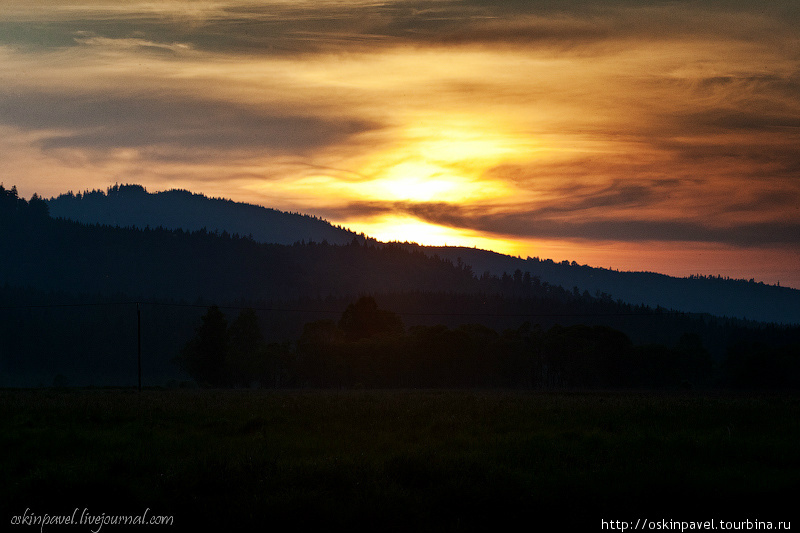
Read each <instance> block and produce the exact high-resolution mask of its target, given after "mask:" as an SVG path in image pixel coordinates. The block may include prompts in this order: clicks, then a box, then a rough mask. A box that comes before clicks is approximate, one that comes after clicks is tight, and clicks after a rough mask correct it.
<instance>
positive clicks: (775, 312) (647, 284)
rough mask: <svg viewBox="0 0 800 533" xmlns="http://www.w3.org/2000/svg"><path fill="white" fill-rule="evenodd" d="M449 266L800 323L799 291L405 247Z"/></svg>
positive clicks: (646, 302) (458, 250) (686, 307)
mask: <svg viewBox="0 0 800 533" xmlns="http://www.w3.org/2000/svg"><path fill="white" fill-rule="evenodd" d="M407 246H408V247H409V249H412V250H413V249H417V248H419V249H421V250H423V251H424V252H425V253H426V254H429V255H431V256H433V255H437V256H439V257H441V258H446V259H449V260H451V261H452V262H454V263H457V262H458V261H459V259H460V260H461V261H463V262H464V263H466V264H469V265H470V266H471V267H472V269H473V270H474V272H475V273H476V274H478V275H481V274H482V273H484V272H489V273H490V274H492V275H495V276H502V275H503V273H504V272H507V273H509V274H510V273H513V272H514V271H515V270H520V271H521V272H530V274H531V275H532V276H536V277H539V278H540V279H542V280H545V281H547V282H548V283H551V284H553V285H560V286H563V287H565V288H568V289H572V288H573V287H578V289H579V290H580V291H581V292H582V291H584V290H586V291H589V293H590V294H591V295H593V296H594V295H597V294H598V293H600V294H602V293H606V294H607V295H609V296H610V297H611V298H613V299H614V300H617V299H620V300H622V301H624V302H629V303H632V304H644V305H648V306H651V307H655V306H657V305H660V306H662V307H666V308H668V309H679V310H681V311H684V312H690V313H709V314H713V315H717V316H729V317H737V318H746V319H749V320H757V321H762V322H775V323H779V324H800V290H797V289H792V288H789V287H779V286H775V285H765V284H764V283H756V282H754V281H746V280H735V279H724V278H719V277H703V276H694V277H689V278H676V277H672V276H667V275H664V274H657V273H654V272H620V271H618V270H610V269H606V268H595V267H590V266H587V265H578V264H577V263H575V262H572V263H569V262H568V261H563V262H561V263H556V262H554V261H551V260H549V259H539V258H531V257H529V258H527V259H521V258H517V257H510V256H507V255H503V254H498V253H495V252H490V251H487V250H478V249H474V248H459V247H433V246H421V247H418V246H417V245H407Z"/></svg>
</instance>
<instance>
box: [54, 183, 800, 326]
mask: <svg viewBox="0 0 800 533" xmlns="http://www.w3.org/2000/svg"><path fill="white" fill-rule="evenodd" d="M47 204H48V206H49V209H50V215H51V216H53V217H56V218H59V217H60V218H65V219H69V220H75V221H78V222H82V223H87V224H98V223H99V224H106V225H110V226H120V227H139V228H144V227H147V226H149V227H151V228H155V227H159V226H161V227H164V228H167V229H183V230H186V231H196V230H200V229H203V228H206V229H207V230H208V231H211V232H214V231H218V232H227V233H229V234H238V235H241V236H252V238H253V239H254V240H255V241H257V242H260V243H273V244H294V243H296V242H302V241H305V242H327V243H329V244H338V245H343V244H349V243H351V242H353V240H354V239H355V240H357V241H358V242H360V243H363V242H365V241H367V240H369V241H371V242H373V243H375V242H376V241H374V240H372V239H369V238H367V237H365V236H364V234H363V233H362V234H360V235H359V234H356V233H354V232H352V231H349V230H347V229H344V228H341V227H336V226H333V225H332V224H330V223H328V222H326V221H325V220H322V219H319V218H316V217H312V216H309V215H301V214H298V213H286V212H282V211H277V210H274V209H269V208H265V207H261V206H256V205H251V204H244V203H238V202H233V201H231V200H224V199H216V198H208V197H206V196H203V195H201V194H194V193H191V192H189V191H185V190H170V191H165V192H158V193H149V192H147V191H146V190H145V188H144V187H142V186H140V185H115V186H113V187H110V188H109V189H108V190H107V192H105V193H104V192H103V191H91V192H85V193H83V194H77V195H76V194H72V193H68V194H62V195H60V196H58V197H57V198H51V199H50V200H48V201H47ZM403 246H405V247H407V248H409V249H411V250H413V251H418V252H422V253H424V254H425V255H428V256H429V257H434V256H438V257H440V258H442V259H448V260H449V261H451V262H452V263H454V264H458V263H459V262H460V263H463V264H464V265H468V267H469V268H471V270H472V272H473V274H475V275H476V276H477V277H480V276H482V275H483V274H484V273H489V274H491V275H495V276H502V275H503V274H504V273H505V274H507V275H509V276H513V275H514V273H515V272H516V271H519V274H520V275H521V274H524V273H525V272H528V273H530V275H532V276H535V277H538V278H540V279H541V280H542V281H544V282H547V283H550V284H552V285H559V286H562V287H565V288H566V289H568V290H571V291H572V290H577V291H579V292H581V293H583V292H584V291H586V292H588V293H589V294H590V295H592V296H601V297H605V298H610V299H613V300H622V301H624V302H628V303H631V304H644V305H648V306H652V307H656V306H661V307H665V308H667V309H676V310H680V311H685V312H695V313H710V314H713V315H718V316H730V317H738V318H747V319H751V320H758V321H764V322H775V323H783V324H797V323H800V291H798V290H796V289H792V288H788V287H778V286H773V285H765V284H763V283H755V282H752V281H751V282H748V281H744V280H730V279H722V278H714V277H694V278H676V277H671V276H667V275H664V274H657V273H653V272H620V271H616V270H610V269H605V268H596V267H590V266H587V265H578V264H577V263H575V262H572V263H570V262H568V261H563V262H560V263H556V262H554V261H552V260H549V259H539V258H530V257H529V258H527V259H522V258H518V257H511V256H507V255H503V254H499V253H496V252H491V251H487V250H479V249H474V248H461V247H433V246H421V245H417V244H413V243H405V244H404V245H403Z"/></svg>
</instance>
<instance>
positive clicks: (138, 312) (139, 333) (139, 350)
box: [136, 302, 142, 392]
mask: <svg viewBox="0 0 800 533" xmlns="http://www.w3.org/2000/svg"><path fill="white" fill-rule="evenodd" d="M136 329H137V337H138V345H137V354H138V357H137V359H138V362H139V392H142V311H141V309H139V302H136Z"/></svg>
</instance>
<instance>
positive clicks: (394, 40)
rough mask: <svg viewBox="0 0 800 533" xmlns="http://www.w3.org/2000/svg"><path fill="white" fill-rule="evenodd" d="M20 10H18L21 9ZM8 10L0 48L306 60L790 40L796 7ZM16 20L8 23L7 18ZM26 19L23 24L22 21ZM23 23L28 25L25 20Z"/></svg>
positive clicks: (471, 4)
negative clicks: (110, 47)
mask: <svg viewBox="0 0 800 533" xmlns="http://www.w3.org/2000/svg"><path fill="white" fill-rule="evenodd" d="M24 5H25V4H24V3H23V6H24ZM61 7H62V9H50V10H46V11H45V13H44V14H42V13H41V10H40V11H39V12H38V13H36V15H34V14H33V12H34V11H33V8H31V7H30V6H28V8H27V9H25V8H24V7H19V6H18V7H17V9H16V10H14V9H9V12H8V13H7V14H6V16H5V18H6V20H5V22H2V27H0V42H7V43H10V42H13V43H16V44H24V45H26V46H33V47H42V46H76V45H79V44H80V41H79V40H76V39H75V36H76V35H78V34H80V33H81V32H90V33H92V34H93V35H96V36H98V37H103V38H111V39H121V38H139V39H143V40H146V41H150V42H153V43H160V44H164V45H170V44H172V43H175V42H181V43H184V44H186V45H189V46H191V47H193V48H196V49H198V50H204V51H208V52H215V53H225V54H272V55H280V54H297V53H301V54H305V53H320V52H321V53H330V52H332V51H357V50H361V51H363V50H369V49H374V47H375V46H397V45H402V46H409V45H411V46H431V45H443V44H446V45H448V46H452V45H454V44H461V45H487V44H495V45H496V44H507V45H513V46H526V47H527V46H531V45H541V46H556V47H558V48H560V49H562V50H564V49H582V48H585V46H586V45H589V44H596V43H598V42H609V41H628V40H631V39H639V40H641V39H647V40H653V39H659V40H663V39H669V40H674V39H678V38H685V37H686V36H687V35H690V36H706V37H709V36H714V37H721V36H727V37H730V38H734V39H752V38H753V36H754V35H759V36H760V37H765V36H770V37H772V38H776V37H778V36H783V35H789V36H791V35H792V32H793V31H794V27H795V26H793V24H792V21H794V22H797V20H798V18H800V14H798V10H797V8H796V3H795V2H793V1H791V0H783V1H780V0H776V1H773V2H769V3H768V4H764V5H762V4H759V5H758V6H753V5H750V4H749V3H747V2H736V1H727V2H725V1H722V2H704V3H703V5H702V6H698V4H697V3H694V2H683V3H682V2H677V3H675V2H664V1H660V0H651V1H649V2H647V1H645V2H641V1H633V0H630V1H613V2H603V3H597V2H589V1H572V0H560V1H555V2H552V1H524V2H519V1H506V2H485V1H470V0H463V1H445V0H442V1H437V0H429V1H419V0H410V1H403V0H400V1H394V2H382V3H375V2H367V1H364V2H291V3H290V2H250V1H245V0H240V1H239V2H204V3H202V4H200V5H193V7H190V4H187V3H185V2H177V3H176V2H162V3H158V4H156V3H149V4H138V3H131V4H130V5H129V6H127V7H120V5H119V4H118V3H103V2H97V3H94V4H91V5H85V6H84V7H83V9H77V8H73V9H72V10H67V9H63V6H61ZM15 15H16V16H15ZM31 17H32V19H31ZM31 20H33V21H35V22H31Z"/></svg>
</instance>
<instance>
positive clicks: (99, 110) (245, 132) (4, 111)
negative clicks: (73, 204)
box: [0, 92, 375, 158]
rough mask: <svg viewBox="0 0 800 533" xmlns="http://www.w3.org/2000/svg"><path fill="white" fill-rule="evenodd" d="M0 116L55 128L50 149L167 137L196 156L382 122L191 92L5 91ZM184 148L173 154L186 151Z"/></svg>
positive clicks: (314, 143)
mask: <svg viewBox="0 0 800 533" xmlns="http://www.w3.org/2000/svg"><path fill="white" fill-rule="evenodd" d="M0 123H2V124H7V125H11V126H15V127H17V128H21V129H23V130H39V131H45V132H49V131H53V132H54V133H52V134H51V135H50V136H49V137H48V138H47V139H45V140H44V141H42V146H43V147H44V148H45V149H55V148H87V149H100V150H102V149H110V148H146V147H152V146H164V145H166V146H171V147H175V148H180V149H183V150H184V151H191V153H192V157H197V154H198V153H202V152H204V151H209V150H211V151H215V150H226V151H227V150H248V151H253V150H266V151H271V152H290V153H296V152H305V151H307V150H311V149H315V148H320V147H323V146H327V145H333V144H338V143H341V142H345V141H346V140H347V139H348V138H349V137H350V136H352V135H354V134H356V133H359V132H362V131H365V130H368V129H371V128H374V127H375V125H374V124H369V123H366V122H363V121H358V120H348V119H342V120H333V119H327V118H319V117H314V116H310V115H303V114H293V113H291V112H289V111H287V110H282V109H277V108H276V109H267V110H263V109H261V108H251V107H246V106H243V105H239V104H233V103H226V102H219V101H207V100H201V99H192V98H186V97H181V98H170V97H163V98H157V97H155V96H130V97H125V96H122V95H118V94H117V95H115V94H81V95H65V94H55V93H53V94H50V93H36V92H33V93H26V94H15V93H6V94H2V93H0ZM181 153H182V152H181V150H177V151H175V152H174V155H175V156H176V157H178V158H180V157H182V156H181Z"/></svg>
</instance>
